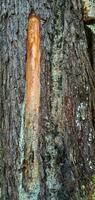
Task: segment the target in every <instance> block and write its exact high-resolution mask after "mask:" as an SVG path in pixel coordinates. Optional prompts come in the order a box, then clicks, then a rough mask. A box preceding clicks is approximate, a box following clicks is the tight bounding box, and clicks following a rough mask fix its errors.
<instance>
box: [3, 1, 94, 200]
mask: <svg viewBox="0 0 95 200" xmlns="http://www.w3.org/2000/svg"><path fill="white" fill-rule="evenodd" d="M0 4H1V18H0V24H1V28H2V33H1V38H0V43H1V47H2V48H1V49H0V54H1V66H2V68H1V79H0V82H1V115H0V118H1V122H2V123H1V130H2V136H3V137H2V145H3V176H4V177H3V184H2V199H3V200H38V199H39V200H50V199H51V200H57V199H58V200H79V199H84V198H86V199H88V200H90V199H93V193H94V189H93V188H94V186H93V180H92V177H94V173H95V172H94V171H95V158H94V157H95V156H94V155H95V146H94V145H95V124H94V122H93V119H94V118H93V113H94V114H95V112H94V111H95V109H94V111H92V108H93V106H92V105H93V104H94V103H93V102H95V93H94V92H95V82H94V77H95V76H94V74H95V70H94V69H93V67H92V63H91V59H89V56H90V55H89V51H88V43H87V39H86V33H85V26H84V23H83V16H82V4H81V1H80V0H78V1H77V0H75V1H73V0H64V1H63V0H57V1H56V2H55V1H49V0H43V1H42V0H35V1H34V0H24V1H23V0H15V1H9V0H7V1H4V0H1V3H0ZM30 13H32V14H33V13H35V15H36V16H38V18H39V21H40V35H41V41H40V43H41V59H40V60H41V63H40V79H39V80H40V89H39V90H40V96H39V94H38V93H37V92H38V90H37V88H36V89H35V87H36V83H35V82H34V87H33V90H32V92H34V97H35V98H34V99H32V101H33V102H31V111H30V115H31V117H30V118H29V117H28V119H29V125H28V123H27V125H26V115H27V103H26V100H27V98H26V93H27V84H26V81H27V77H28V75H27V59H28V53H27V52H28V45H27V48H26V40H28V36H27V35H28V32H27V29H28V23H29V14H30ZM33 30H34V28H33ZM87 38H88V36H87ZM93 58H94V57H93ZM25 77H26V78H25ZM34 77H35V80H36V72H35V73H34ZM30 78H31V77H30ZM37 80H38V79H37ZM37 84H38V87H39V83H38V82H37ZM37 98H38V101H37ZM35 101H37V102H39V109H38V110H37V115H36V118H35V111H34V110H33V109H32V107H33V106H34V107H35V103H34V102H35ZM33 177H35V178H33ZM89 191H91V192H89Z"/></svg>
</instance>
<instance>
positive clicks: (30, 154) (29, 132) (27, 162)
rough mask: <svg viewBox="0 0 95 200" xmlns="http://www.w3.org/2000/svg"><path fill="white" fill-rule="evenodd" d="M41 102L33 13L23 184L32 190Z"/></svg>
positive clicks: (37, 34)
mask: <svg viewBox="0 0 95 200" xmlns="http://www.w3.org/2000/svg"><path fill="white" fill-rule="evenodd" d="M39 104H40V20H39V19H38V17H37V16H35V15H31V16H30V17H29V22H28V36H27V61H26V92H25V149H24V155H25V159H24V162H23V168H24V174H23V186H24V189H25V190H26V191H29V190H32V189H33V187H34V186H35V185H36V184H37V181H38V157H37V149H38V118H39Z"/></svg>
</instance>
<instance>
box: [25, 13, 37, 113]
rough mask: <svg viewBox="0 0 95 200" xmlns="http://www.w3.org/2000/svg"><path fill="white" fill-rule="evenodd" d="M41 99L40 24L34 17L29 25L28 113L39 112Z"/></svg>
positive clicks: (33, 16) (30, 19) (27, 65)
mask: <svg viewBox="0 0 95 200" xmlns="http://www.w3.org/2000/svg"><path fill="white" fill-rule="evenodd" d="M39 98H40V22H39V19H38V17H36V16H35V15H32V16H31V17H30V18H29V23H28V38H27V63H26V113H30V112H31V110H32V111H33V110H34V111H35V112H38V110H39Z"/></svg>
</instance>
